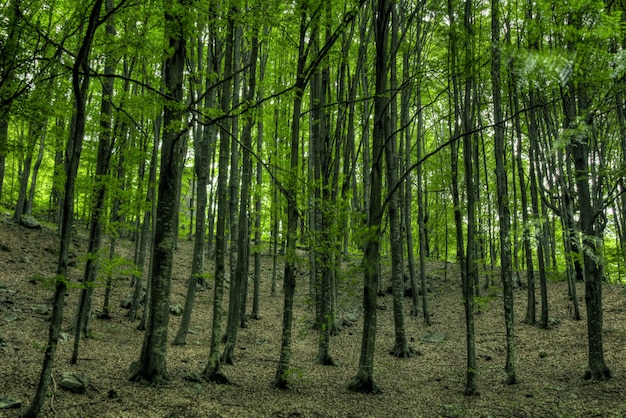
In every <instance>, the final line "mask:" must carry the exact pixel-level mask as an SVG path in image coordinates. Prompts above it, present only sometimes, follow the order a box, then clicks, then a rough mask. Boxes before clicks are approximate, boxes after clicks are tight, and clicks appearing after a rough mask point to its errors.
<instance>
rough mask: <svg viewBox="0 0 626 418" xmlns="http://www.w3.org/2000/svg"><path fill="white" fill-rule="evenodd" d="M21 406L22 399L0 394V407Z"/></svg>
mask: <svg viewBox="0 0 626 418" xmlns="http://www.w3.org/2000/svg"><path fill="white" fill-rule="evenodd" d="M21 406H22V401H19V400H17V399H15V398H12V397H10V396H8V395H3V394H0V409H16V408H20V407H21Z"/></svg>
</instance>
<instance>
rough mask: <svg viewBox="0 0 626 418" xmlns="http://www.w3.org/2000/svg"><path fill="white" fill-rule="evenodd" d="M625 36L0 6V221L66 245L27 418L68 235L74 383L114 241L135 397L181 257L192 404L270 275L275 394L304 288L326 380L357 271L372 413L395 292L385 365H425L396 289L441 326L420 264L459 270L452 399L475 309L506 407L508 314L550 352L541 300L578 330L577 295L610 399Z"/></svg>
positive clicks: (361, 19) (99, 4)
mask: <svg viewBox="0 0 626 418" xmlns="http://www.w3.org/2000/svg"><path fill="white" fill-rule="evenodd" d="M625 12H626V3H625V2H624V1H621V0H614V1H607V2H605V1H596V0H575V1H569V2H548V1H543V0H537V1H532V0H529V1H522V2H502V1H500V0H490V1H489V0H463V1H461V0H447V1H440V0H420V1H411V0H400V1H391V0H372V1H366V0H359V1H357V0H337V1H335V0H333V1H320V0H302V1H283V2H281V1H260V0H248V1H240V0H230V1H221V2H215V1H208V2H199V1H195V0H162V1H147V2H138V1H134V0H89V1H81V2H70V1H65V0H7V1H5V2H4V3H3V4H2V5H0V203H1V204H2V205H3V206H4V207H6V208H8V210H9V211H10V212H11V217H12V219H13V222H15V223H16V224H20V225H23V226H24V227H28V226H31V227H32V226H33V225H34V226H37V225H40V224H44V225H47V227H51V228H54V229H55V230H56V231H57V232H58V234H59V249H58V267H57V271H56V277H55V279H54V287H55V296H54V298H53V303H54V310H53V313H52V320H51V328H50V342H49V344H48V346H47V354H46V358H45V361H44V366H43V371H42V374H41V380H40V383H39V387H38V392H37V393H38V394H37V395H36V396H35V400H34V401H33V403H32V404H31V406H30V407H29V413H30V414H31V416H34V415H36V414H37V412H38V411H39V409H40V408H41V405H42V403H43V400H44V398H43V397H44V396H45V393H46V386H47V385H48V383H49V380H50V371H51V369H52V363H53V361H54V353H55V349H56V341H57V339H58V332H59V326H60V322H61V320H62V312H63V309H64V298H65V292H66V289H67V286H68V285H72V283H71V281H70V280H69V279H68V276H67V271H68V270H67V268H68V254H69V252H70V247H71V245H72V244H71V237H72V234H73V233H74V232H73V231H76V229H77V228H79V227H81V226H83V227H85V228H86V229H87V230H88V231H89V242H88V249H87V252H88V254H89V255H88V257H87V258H86V261H85V262H84V274H83V277H82V280H81V283H80V284H78V286H79V288H80V293H81V296H80V299H79V303H78V306H77V307H72V309H75V310H76V314H75V315H76V320H75V321H74V330H75V342H74V350H75V356H74V357H73V359H74V361H76V358H77V356H78V350H79V345H80V340H81V339H82V338H85V337H88V336H89V323H90V318H91V312H92V300H93V293H94V290H95V291H96V292H100V291H101V290H102V289H101V288H103V289H104V291H105V292H107V293H106V294H107V297H106V299H105V300H106V301H105V305H104V307H103V309H102V312H101V313H102V315H103V316H105V317H106V316H107V315H108V314H109V310H110V306H109V302H108V294H109V292H110V289H111V287H112V286H115V285H116V283H115V282H114V281H112V279H111V277H110V276H111V275H110V274H104V272H106V271H107V266H109V265H111V263H112V260H114V259H115V255H116V249H115V248H116V247H115V246H116V240H117V239H132V241H133V242H134V243H135V246H136V248H135V251H134V253H135V254H134V257H133V259H132V260H127V261H128V264H129V265H131V266H132V267H129V268H128V269H127V271H126V274H127V276H129V278H130V279H131V282H132V285H133V286H134V290H133V297H132V300H131V301H130V303H129V306H130V309H129V318H130V319H131V320H136V319H141V325H140V327H141V328H142V329H144V330H145V337H144V343H143V347H142V349H141V352H140V356H139V359H138V361H137V362H135V363H133V365H132V366H131V379H132V380H135V381H147V382H149V383H152V384H162V383H164V382H166V381H167V380H168V379H169V372H168V368H167V353H166V350H165V347H166V345H167V344H169V343H170V342H171V341H169V340H168V338H169V337H168V332H167V329H168V321H169V316H170V312H169V300H170V293H171V289H170V287H171V275H172V273H171V272H172V257H173V252H174V249H175V248H176V247H177V242H178V240H184V239H189V240H192V241H193V243H194V246H193V261H192V266H191V277H190V278H189V282H188V289H187V294H186V299H185V306H184V313H183V318H182V321H181V326H180V330H179V332H178V334H177V335H176V338H175V344H185V339H186V335H187V333H188V327H189V321H190V320H191V317H192V311H193V300H194V295H195V292H196V290H197V289H196V288H197V287H199V288H205V287H209V286H211V287H212V289H213V292H214V293H213V294H212V298H213V299H212V300H213V310H214V315H213V319H212V321H213V322H212V337H211V342H210V354H209V361H208V363H207V365H206V368H205V369H204V370H203V372H202V378H203V379H204V380H206V381H210V382H216V383H225V382H228V378H227V377H226V376H225V374H224V372H223V371H222V369H221V366H220V365H221V364H223V363H232V362H233V349H234V344H235V341H236V340H237V332H238V329H239V327H245V326H247V321H248V318H249V316H248V314H247V313H246V312H247V311H246V309H247V306H246V303H247V302H246V301H247V298H246V296H247V295H248V292H249V291H248V281H249V280H248V277H250V278H251V279H250V283H251V286H253V288H252V289H251V290H250V291H251V292H252V295H253V306H252V314H251V315H250V317H253V318H256V317H260V313H259V306H258V292H259V288H258V287H259V286H260V272H259V268H260V267H259V265H260V264H259V262H260V261H259V258H258V257H259V256H260V253H261V252H262V251H266V252H269V253H270V254H272V255H273V256H274V257H275V259H276V257H281V260H282V261H283V263H284V271H283V272H281V275H280V276H279V277H278V278H277V277H276V276H277V275H276V273H275V272H274V274H273V277H272V280H271V286H272V288H271V291H272V295H275V294H276V293H277V292H278V291H280V290H282V292H283V297H284V302H283V303H284V308H283V309H284V316H283V320H282V321H283V322H282V342H281V348H280V351H279V352H277V353H276V354H277V356H279V357H280V358H279V361H278V366H277V371H276V376H275V380H274V382H273V383H274V385H275V386H276V387H279V388H287V387H288V386H289V379H288V376H289V370H291V369H290V353H291V340H292V331H291V330H292V326H293V309H294V307H293V304H294V292H295V288H296V284H297V285H298V286H299V287H300V286H303V287H305V288H306V291H307V292H308V294H309V297H310V299H311V301H312V307H311V309H314V311H315V321H314V322H315V324H314V329H315V330H316V332H319V334H320V337H319V347H318V354H317V359H316V360H317V361H318V362H319V363H320V364H327V365H331V364H335V361H334V359H333V357H332V355H331V354H330V347H331V346H332V344H331V342H330V341H331V340H330V336H331V335H334V334H335V333H337V332H339V330H338V326H337V309H338V304H337V299H338V292H339V290H338V289H339V288H340V285H339V284H340V281H341V280H342V279H341V278H342V277H343V276H342V275H341V274H340V270H341V265H342V262H343V261H345V260H347V259H349V258H350V257H353V256H357V257H359V258H360V259H361V261H362V265H361V267H362V271H361V273H362V274H360V277H361V278H362V281H361V282H360V283H361V284H360V286H361V290H362V292H363V299H362V302H361V303H362V308H363V324H364V328H363V336H362V347H361V350H362V351H361V358H360V361H359V365H358V372H357V374H356V376H355V377H354V379H353V380H351V381H350V382H349V383H348V387H349V388H350V389H351V390H355V391H360V392H373V393H376V392H378V391H379V390H380V389H379V387H378V385H377V384H376V382H375V379H374V367H373V364H374V358H373V352H374V351H373V347H374V343H375V336H376V310H377V307H378V306H377V297H378V295H379V294H382V293H384V292H385V291H386V290H387V286H388V287H389V291H390V292H391V293H392V294H393V301H394V302H393V314H394V324H395V331H394V345H393V349H392V353H393V354H394V355H395V356H397V357H400V358H407V357H411V356H413V355H415V354H416V353H415V350H414V349H413V348H412V347H410V345H409V341H408V339H407V336H406V332H405V330H404V328H405V312H404V311H405V310H404V303H405V302H404V301H403V299H404V296H405V294H407V293H409V292H408V290H410V295H411V299H410V304H411V307H410V314H409V315H408V317H409V318H410V317H418V316H421V317H422V318H423V320H424V321H425V323H426V324H429V323H430V320H431V319H430V318H431V312H430V310H429V304H428V296H427V295H428V292H427V291H426V289H428V287H429V283H428V277H427V276H428V274H427V271H426V267H425V266H426V263H427V261H428V260H430V261H438V262H445V263H449V262H453V263H458V265H459V266H460V276H461V277H460V278H459V279H460V282H461V283H462V293H463V297H464V302H465V326H466V329H467V361H468V363H467V370H466V387H465V392H466V394H468V395H472V394H475V393H476V392H477V388H476V384H475V380H474V379H475V369H476V364H475V362H476V353H475V346H474V341H473V327H474V318H473V314H474V310H475V308H476V307H475V306H474V302H475V301H476V300H480V299H479V298H480V297H481V294H482V293H484V292H486V291H488V290H489V289H491V288H493V287H498V288H501V292H502V299H503V307H504V317H505V328H506V340H505V344H506V350H507V360H506V365H505V371H506V375H507V377H506V380H507V382H508V383H509V384H514V383H516V380H517V379H516V367H515V326H516V324H517V323H516V321H515V318H514V315H513V300H514V292H526V293H525V295H526V296H525V303H526V306H527V308H526V316H525V318H524V323H526V324H529V325H534V324H537V325H539V326H541V327H544V328H547V327H548V326H549V320H550V317H549V310H548V300H547V286H548V283H549V282H550V281H551V280H564V281H566V282H567V284H568V297H569V298H570V300H572V301H573V308H572V316H573V317H574V318H575V319H580V318H581V313H580V310H579V307H578V296H577V294H576V284H577V283H584V292H585V302H584V303H585V308H586V311H585V312H586V313H585V315H584V316H585V317H586V320H587V322H588V361H589V362H588V366H587V369H586V372H585V376H584V377H585V378H587V379H591V380H593V381H596V380H604V379H609V378H611V372H610V370H609V367H608V366H607V365H606V364H605V361H604V358H603V345H602V314H603V307H602V286H603V284H606V283H609V282H610V283H623V282H624V280H626V257H625V256H626V184H625V182H624V179H625V177H626V101H625V96H624V95H625V93H626V91H625V89H626V82H625V81H626V55H625V53H624V51H625V49H624V48H625V47H626V33H625V30H624V28H625V26H624V20H625V19H626V17H625ZM105 236H106V237H109V240H110V241H108V242H110V247H109V248H107V247H105V246H104V244H103V237H105ZM302 250H304V251H305V252H304V253H302ZM248 261H251V262H252V266H249V264H250V263H249V262H248ZM120 264H123V262H120ZM381 265H385V266H388V267H389V273H388V274H385V275H383V274H381ZM209 266H210V268H209ZM251 267H252V268H251ZM274 268H275V267H274ZM303 272H305V273H303ZM303 275H305V276H306V279H304V280H302V277H303ZM106 276H108V278H107V277H106ZM383 276H384V277H383ZM280 278H282V279H283V281H284V283H283V285H282V287H281V288H280V289H277V288H278V287H279V285H277V283H276V282H277V280H278V279H280ZM102 283H104V284H102ZM536 290H537V291H538V296H536V295H535V293H536ZM144 291H145V292H146V295H145V303H142V302H141V301H142V298H143V297H144V296H143V292H144ZM536 297H538V302H539V303H538V304H539V309H540V312H538V313H536V312H535V305H536V303H535V300H536ZM223 299H227V306H228V307H227V309H225V308H224V307H223ZM224 304H226V303H225V302H224ZM222 311H224V312H222ZM222 314H223V315H222ZM222 319H225V322H226V324H225V326H226V337H225V339H224V347H223V350H224V351H223V353H221V354H220V351H221V349H222V341H221V340H222V335H221V332H222ZM518 322H519V321H518ZM355 366H356V365H355Z"/></svg>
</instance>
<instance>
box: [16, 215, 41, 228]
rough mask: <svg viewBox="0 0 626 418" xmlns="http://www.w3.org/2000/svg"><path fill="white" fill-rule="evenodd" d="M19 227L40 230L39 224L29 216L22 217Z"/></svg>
mask: <svg viewBox="0 0 626 418" xmlns="http://www.w3.org/2000/svg"><path fill="white" fill-rule="evenodd" d="M20 225H22V226H23V227H25V228H28V229H41V224H40V223H39V222H38V221H37V219H35V218H33V217H32V216H30V215H26V216H23V217H22V219H21V220H20Z"/></svg>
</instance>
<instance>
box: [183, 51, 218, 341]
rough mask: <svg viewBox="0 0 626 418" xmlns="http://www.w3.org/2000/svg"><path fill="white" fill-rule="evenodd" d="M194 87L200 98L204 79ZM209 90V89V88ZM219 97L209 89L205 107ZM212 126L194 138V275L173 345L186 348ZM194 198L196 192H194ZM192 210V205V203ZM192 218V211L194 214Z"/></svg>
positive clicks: (200, 262) (200, 259)
mask: <svg viewBox="0 0 626 418" xmlns="http://www.w3.org/2000/svg"><path fill="white" fill-rule="evenodd" d="M203 47H204V45H203V43H202V41H201V40H198V54H197V55H198V56H197V61H198V62H197V68H198V73H199V74H202V73H203V68H204V63H203V56H202V50H203ZM208 50H209V58H208V60H209V61H210V60H211V48H208ZM194 87H195V89H196V94H197V95H198V96H200V95H201V94H203V91H202V83H201V80H197V79H195V78H194ZM207 87H208V86H207ZM215 97H216V91H215V89H213V88H208V89H207V92H206V96H205V100H204V108H205V109H210V108H212V107H213V106H214V103H215ZM212 129H213V126H212V125H207V126H204V127H200V126H198V129H197V130H196V133H197V135H194V172H195V176H196V177H197V182H196V184H197V196H196V205H197V208H196V210H195V215H196V231H195V234H194V233H192V226H191V225H192V224H193V223H192V222H191V221H190V224H189V225H190V228H189V234H190V235H189V237H190V239H191V236H192V235H193V239H194V243H193V255H192V263H191V276H190V277H189V281H188V283H187V295H186V296H185V307H184V309H183V314H182V316H181V319H180V325H179V327H178V332H177V333H176V337H175V338H174V345H184V344H186V342H187V333H188V332H189V323H190V321H191V313H192V310H193V302H194V299H195V295H196V288H197V286H198V284H199V283H203V280H204V279H203V278H202V277H203V276H202V275H203V269H204V251H205V248H204V247H205V241H206V219H207V200H208V196H207V186H208V184H209V152H210V143H211V130H212ZM192 195H193V192H192ZM190 206H192V207H193V204H190ZM191 217H192V219H193V212H192V215H191Z"/></svg>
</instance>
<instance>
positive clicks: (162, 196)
mask: <svg viewBox="0 0 626 418" xmlns="http://www.w3.org/2000/svg"><path fill="white" fill-rule="evenodd" d="M163 10H164V15H165V16H164V17H165V30H164V37H165V43H166V44H167V45H168V54H167V56H166V57H165V64H164V71H163V77H164V80H163V81H164V83H165V95H166V103H165V105H164V108H163V138H162V142H161V164H160V173H159V186H158V187H159V189H158V202H157V208H156V215H155V217H156V228H155V230H154V239H153V243H152V254H153V257H154V262H153V264H152V280H151V282H150V305H149V308H148V309H149V310H148V315H149V316H148V318H147V324H146V331H145V334H144V340H143V346H142V349H141V354H140V357H139V361H137V362H134V363H133V364H132V365H131V376H130V379H131V380H133V381H147V382H149V383H151V384H162V383H164V382H166V381H167V380H168V379H169V375H168V371H167V334H168V324H169V315H170V311H169V308H170V306H169V305H170V304H169V300H170V287H171V275H172V259H173V253H174V244H175V242H176V240H175V235H177V234H178V228H177V223H176V220H177V219H176V218H177V216H176V215H177V213H178V206H179V199H178V195H179V191H180V188H179V186H178V184H177V181H178V179H179V178H180V171H181V170H182V169H183V166H182V163H183V158H184V155H183V150H184V149H185V144H184V142H185V140H186V135H185V132H186V128H185V126H184V124H183V117H184V115H185V110H184V105H183V81H184V79H183V72H184V69H185V56H186V54H185V45H186V37H187V25H189V22H188V21H187V14H188V11H187V10H188V4H186V1H185V0H164V1H163Z"/></svg>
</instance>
